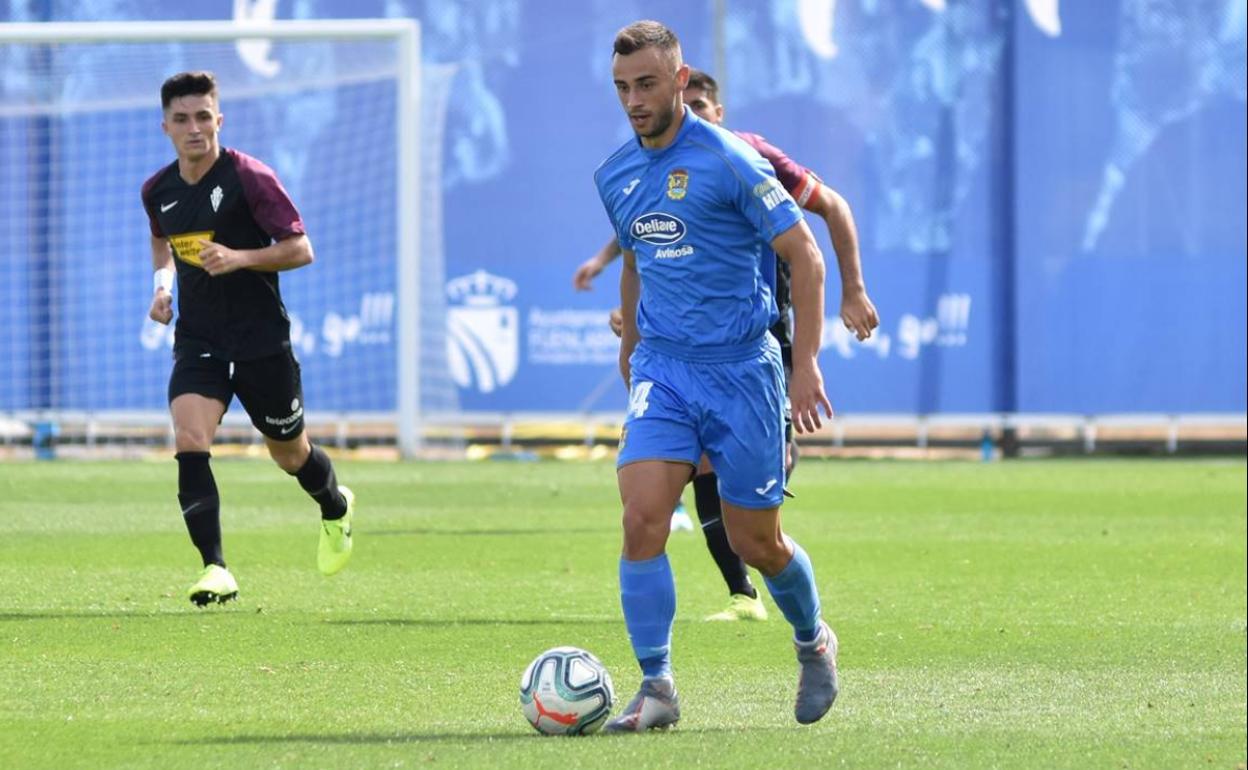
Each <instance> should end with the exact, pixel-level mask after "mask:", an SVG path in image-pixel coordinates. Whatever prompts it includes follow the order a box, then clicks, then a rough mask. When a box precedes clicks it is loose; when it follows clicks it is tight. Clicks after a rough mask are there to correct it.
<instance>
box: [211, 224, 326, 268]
mask: <svg viewBox="0 0 1248 770" xmlns="http://www.w3.org/2000/svg"><path fill="white" fill-rule="evenodd" d="M199 247H200V248H199V258H200V260H202V261H203V263H204V265H203V266H204V270H206V271H207V272H208V274H209V275H212V276H217V275H225V274H226V273H232V272H234V271H235V270H255V271H257V272H261V273H276V272H279V271H282V270H294V269H295V268H297V267H303V266H304V265H309V264H311V263H312V260H313V259H314V258H315V257H314V255H313V253H312V241H310V240H308V236H306V235H304V234H303V233H297V234H295V235H291V236H290V237H288V238H283V239H282V240H280V241H277V242H276V243H274V244H272V245H271V246H266V247H264V248H263V249H231V248H228V247H226V246H222V245H221V244H219V243H214V242H213V241H203V240H201V241H200V242H199Z"/></svg>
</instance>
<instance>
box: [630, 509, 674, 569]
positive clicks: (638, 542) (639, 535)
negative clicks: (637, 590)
mask: <svg viewBox="0 0 1248 770" xmlns="http://www.w3.org/2000/svg"><path fill="white" fill-rule="evenodd" d="M670 517H671V511H670V510H669V511H667V512H666V513H662V512H660V511H659V510H658V509H657V508H655V507H654V506H646V505H641V504H634V505H628V504H626V505H625V506H624V516H623V525H624V557H625V558H627V559H630V560H634V561H637V560H641V559H650V558H653V557H655V556H658V555H659V554H660V553H662V552H663V547H664V545H665V544H666V543H667V535H668V533H669V532H670V531H671V522H670Z"/></svg>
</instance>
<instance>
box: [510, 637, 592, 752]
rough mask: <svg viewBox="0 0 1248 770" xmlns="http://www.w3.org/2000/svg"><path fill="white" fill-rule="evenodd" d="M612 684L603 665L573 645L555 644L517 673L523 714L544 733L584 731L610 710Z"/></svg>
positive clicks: (572, 733) (590, 730)
mask: <svg viewBox="0 0 1248 770" xmlns="http://www.w3.org/2000/svg"><path fill="white" fill-rule="evenodd" d="M614 701H615V688H614V687H613V686H612V684H611V675H610V674H608V673H607V669H606V668H604V667H603V665H602V663H600V662H599V661H598V659H597V658H595V657H594V656H593V655H591V654H590V653H588V652H586V651H585V650H582V649H578V648H576V647H555V648H554V649H550V650H547V651H546V652H543V653H542V654H541V655H538V656H537V657H536V658H534V659H533V662H532V663H530V664H529V667H528V668H526V669H525V670H524V673H523V674H521V675H520V707H521V708H522V709H524V718H525V719H527V720H529V724H531V725H533V728H534V729H535V730H537V731H538V732H539V733H544V734H546V735H587V734H589V733H592V732H594V731H595V730H597V729H598V728H600V727H602V724H603V722H605V721H607V715H608V714H609V713H611V704H612V703H613V702H614Z"/></svg>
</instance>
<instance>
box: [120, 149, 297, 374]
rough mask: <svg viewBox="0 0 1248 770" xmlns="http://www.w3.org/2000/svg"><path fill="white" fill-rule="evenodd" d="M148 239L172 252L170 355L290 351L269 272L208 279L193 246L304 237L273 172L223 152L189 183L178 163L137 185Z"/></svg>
mask: <svg viewBox="0 0 1248 770" xmlns="http://www.w3.org/2000/svg"><path fill="white" fill-rule="evenodd" d="M143 208H145V209H146V210H147V216H148V220H149V223H150V226H151V231H152V235H153V237H156V238H164V239H166V240H167V241H169V245H170V246H171V247H172V250H173V256H174V262H175V263H176V264H177V271H178V322H177V326H176V328H175V334H174V345H173V352H174V356H175V357H178V356H182V355H188V354H189V355H204V354H210V355H211V356H213V357H214V358H221V359H224V360H227V361H249V360H252V359H256V358H263V357H265V356H270V355H273V354H274V353H278V352H281V351H282V350H284V349H289V347H290V318H289V316H287V314H286V307H285V305H283V304H282V295H281V292H280V290H279V289H278V279H277V273H276V272H261V271H258V270H236V271H234V272H232V273H227V274H225V275H220V276H216V277H213V276H211V275H209V274H208V273H207V272H206V271H204V269H203V268H202V267H201V262H200V259H199V251H200V243H199V242H200V241H201V240H204V241H213V242H215V243H219V244H221V245H222V246H226V247H228V248H231V249H262V248H265V247H267V246H270V245H272V243H273V242H274V241H280V240H282V239H284V238H289V237H291V236H295V235H301V234H303V233H304V228H303V220H302V219H300V217H299V212H298V210H297V209H296V208H295V205H294V204H293V203H292V202H291V200H290V196H289V195H287V193H286V190H285V189H284V188H283V187H282V183H281V182H280V181H278V178H277V175H276V174H275V173H273V170H272V169H270V168H269V167H268V166H266V165H264V164H263V163H261V162H260V161H258V160H256V159H255V158H253V157H251V156H249V155H246V154H244V153H241V152H238V151H237V150H231V149H227V148H222V150H221V157H219V158H218V159H217V162H216V163H214V164H213V166H212V168H210V169H209V170H208V173H206V174H204V176H203V178H202V179H200V180H199V181H198V182H196V183H195V184H187V183H186V181H185V180H184V179H182V177H181V175H180V174H179V173H178V164H177V161H174V162H173V163H172V164H170V165H168V166H166V167H165V168H163V169H161V170H160V171H158V172H156V174H155V175H154V176H152V178H151V179H148V180H147V182H145V183H144V184H143Z"/></svg>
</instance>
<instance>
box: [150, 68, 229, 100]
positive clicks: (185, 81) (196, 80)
mask: <svg viewBox="0 0 1248 770" xmlns="http://www.w3.org/2000/svg"><path fill="white" fill-rule="evenodd" d="M180 96H211V97H212V98H213V99H216V98H217V78H216V76H215V75H213V74H212V73H211V72H208V71H207V70H199V71H196V72H179V73H178V74H176V75H174V76H172V77H170V78H169V79H168V80H166V81H165V82H164V83H162V84H161V86H160V107H161V109H165V110H167V109H169V105H170V104H171V103H172V102H173V100H174V99H177V98H178V97H180Z"/></svg>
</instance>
